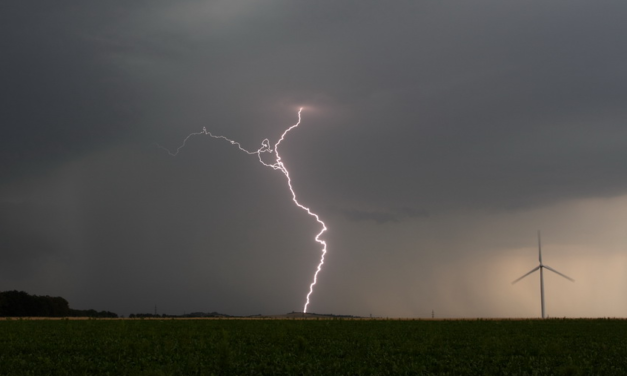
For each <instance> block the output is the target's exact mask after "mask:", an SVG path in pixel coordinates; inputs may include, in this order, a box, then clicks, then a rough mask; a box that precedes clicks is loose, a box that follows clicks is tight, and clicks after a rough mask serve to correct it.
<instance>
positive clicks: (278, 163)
mask: <svg viewBox="0 0 627 376" xmlns="http://www.w3.org/2000/svg"><path fill="white" fill-rule="evenodd" d="M302 111H303V108H302V107H301V108H299V109H298V122H296V124H294V125H292V126H291V127H289V128H287V129H286V130H285V132H283V134H281V137H280V138H279V140H278V141H277V143H276V144H274V148H272V146H271V144H270V141H269V140H268V139H267V138H266V139H265V140H263V141H262V142H261V147H260V148H259V149H257V150H256V151H249V150H246V149H244V148H243V147H242V145H241V144H240V143H239V142H237V141H233V140H230V139H228V138H226V137H224V136H216V135H214V134H212V133H211V132H209V131H207V129H206V128H203V129H202V131H201V132H195V133H191V134H189V135H188V136H187V137H185V139H184V140H183V144H181V146H179V147H178V148H177V149H176V150H175V151H173V152H172V151H170V150H168V149H166V148H164V147H163V146H160V145H159V147H161V148H163V149H164V150H166V151H167V152H168V153H169V154H170V155H171V156H173V157H175V156H177V155H178V153H179V151H180V150H181V149H182V148H184V147H185V144H186V143H187V140H189V138H190V137H192V136H202V135H206V136H209V137H212V138H218V139H222V140H225V141H228V142H230V143H231V145H235V146H237V147H238V149H239V150H241V151H243V152H244V153H246V154H250V155H257V157H258V158H259V162H261V164H262V165H264V166H266V167H270V168H272V169H274V170H278V171H281V172H282V173H283V175H285V177H286V178H287V185H288V187H289V189H290V192H291V193H292V201H294V204H296V206H298V207H299V208H301V209H303V210H304V211H306V212H307V214H309V215H310V216H312V217H314V218H315V219H316V221H317V222H318V223H319V224H320V226H321V228H322V229H321V230H320V232H319V233H318V234H317V235H316V236H315V238H314V239H315V241H316V242H318V243H320V245H322V254H321V256H320V262H319V263H318V267H317V268H316V272H315V273H314V276H313V281H312V282H311V284H310V285H309V292H308V293H307V297H306V299H305V300H306V301H305V307H304V308H303V312H304V313H306V312H307V306H309V298H310V296H311V294H312V293H313V289H314V286H315V285H316V282H317V281H318V273H320V270H322V265H323V264H324V256H325V255H326V253H327V243H326V242H325V241H324V240H322V239H320V237H321V236H322V234H324V232H325V231H327V227H326V226H325V224H324V222H322V220H321V219H320V217H319V216H318V215H317V214H316V213H314V212H312V211H311V210H310V209H309V208H308V207H306V206H304V205H303V204H301V203H300V202H298V200H297V199H296V193H295V192H294V188H293V187H292V179H291V178H290V173H289V171H288V170H287V168H286V167H285V165H284V164H283V161H282V160H281V156H280V155H279V144H281V142H282V141H283V140H284V139H285V136H286V135H287V133H288V132H289V131H291V130H292V129H294V128H296V127H298V126H299V125H300V122H301V112H302ZM264 153H267V154H268V155H271V156H273V157H274V163H267V162H265V161H264V160H263V158H262V154H264Z"/></svg>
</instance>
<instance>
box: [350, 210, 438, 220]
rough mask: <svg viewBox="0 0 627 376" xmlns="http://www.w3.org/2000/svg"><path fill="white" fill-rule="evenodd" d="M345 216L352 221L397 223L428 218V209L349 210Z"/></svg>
mask: <svg viewBox="0 0 627 376" xmlns="http://www.w3.org/2000/svg"><path fill="white" fill-rule="evenodd" d="M344 216H345V217H346V218H347V219H348V220H351V221H357V222H359V221H374V222H376V223H378V224H383V223H390V222H392V223H395V222H399V221H401V220H404V219H415V218H427V217H429V213H428V212H427V211H419V210H415V209H412V208H399V209H395V210H388V211H366V210H347V211H345V212H344Z"/></svg>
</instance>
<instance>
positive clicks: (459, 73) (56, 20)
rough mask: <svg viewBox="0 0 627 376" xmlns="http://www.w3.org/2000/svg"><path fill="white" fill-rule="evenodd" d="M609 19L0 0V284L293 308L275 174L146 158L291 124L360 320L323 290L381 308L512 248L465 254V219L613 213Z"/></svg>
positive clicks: (622, 29) (621, 182) (337, 280)
mask: <svg viewBox="0 0 627 376" xmlns="http://www.w3.org/2000/svg"><path fill="white" fill-rule="evenodd" d="M625 14H627V5H626V4H625V3H624V2H622V1H600V2H594V3H592V2H588V1H569V2H551V3H547V2H545V1H525V2H496V1H474V2H462V1H450V2H432V1H422V2H406V1H391V2H390V1H388V2H364V1H317V2H310V3H295V2H291V1H278V0H277V1H264V2H257V1H244V0H215V1H180V2H177V3H171V2H165V1H140V2H137V1H135V2H132V3H129V2H127V1H108V2H105V3H99V4H91V3H87V2H79V1H61V2H55V3H54V4H53V3H40V2H32V1H19V2H4V3H3V4H2V5H0V30H1V31H2V33H0V46H2V49H3V53H2V54H1V55H2V56H1V57H0V82H2V85H0V124H1V125H2V134H1V135H0V160H2V162H3V163H2V164H0V202H1V203H2V204H0V221H1V224H2V229H1V230H0V236H1V241H2V244H3V250H2V260H3V265H9V264H10V263H13V264H14V265H21V266H19V267H16V268H15V270H16V273H15V274H16V275H19V274H20V272H21V271H25V270H27V269H28V268H30V269H29V270H38V271H42V270H43V272H42V273H39V272H38V273H39V274H38V276H39V275H46V273H45V272H46V271H47V272H48V275H49V276H50V277H49V278H48V277H46V278H48V279H46V278H44V277H41V278H39V279H36V280H37V282H33V281H34V280H33V279H30V280H29V279H28V278H26V277H24V278H23V279H22V280H21V281H22V282H24V281H30V282H28V283H29V284H28V286H34V287H37V286H39V287H38V288H50V289H51V291H48V290H46V291H45V293H51V294H62V293H61V292H55V291H52V290H54V288H55V287H56V288H58V289H61V288H63V289H65V290H64V291H67V295H68V297H69V298H74V299H76V300H78V301H80V302H82V303H81V304H85V305H96V304H109V305H108V306H103V307H96V306H93V308H99V309H109V310H114V311H115V310H120V311H121V312H125V313H128V312H129V311H136V310H139V309H145V308H141V307H153V306H154V304H155V302H156V301H157V300H159V299H162V300H164V301H167V302H170V303H166V304H171V307H172V309H173V310H174V309H177V310H183V309H186V308H185V307H189V305H194V307H195V308H193V309H194V310H220V309H223V310H225V311H230V312H229V313H259V312H258V310H267V311H272V312H264V313H274V312H276V311H279V312H280V311H282V310H293V309H298V308H299V306H300V305H301V300H302V291H304V290H305V289H306V287H308V284H309V283H310V280H309V279H310V276H311V272H312V270H313V267H314V265H316V263H317V261H318V253H317V252H318V250H317V249H316V248H315V244H311V238H312V234H311V231H312V226H313V225H312V223H311V218H308V217H307V216H306V215H304V214H303V213H302V212H301V211H299V210H298V209H296V208H294V206H293V204H292V203H291V201H289V192H288V190H287V187H286V185H285V180H284V176H283V175H281V174H280V172H277V171H273V170H271V169H268V168H265V167H264V166H262V165H260V164H259V163H258V161H257V160H256V159H255V158H254V157H251V156H248V155H245V154H243V153H240V152H238V150H237V149H235V148H233V147H232V145H229V144H228V143H221V142H220V141H219V140H212V139H207V137H199V138H194V139H191V140H190V142H189V143H188V147H187V148H185V149H184V150H183V151H182V153H181V154H179V155H178V156H177V157H176V158H172V157H170V156H169V155H167V153H165V152H164V151H163V150H161V149H159V148H157V147H154V143H158V144H160V145H163V146H165V147H167V148H169V149H174V148H176V147H177V146H178V145H180V142H181V141H182V139H183V138H184V137H185V136H186V135H187V134H189V133H191V132H198V131H200V130H201V129H202V127H207V129H208V130H210V131H212V132H213V133H215V134H220V135H224V136H227V137H229V138H232V139H236V140H238V141H240V142H242V145H243V146H244V147H245V148H247V149H249V150H255V148H256V147H258V146H259V145H260V142H261V141H262V140H263V139H264V138H269V139H270V140H271V142H276V141H277V139H278V137H279V136H280V134H281V132H282V131H283V130H285V129H286V128H287V127H288V126H290V125H292V124H294V123H295V121H296V109H297V108H298V107H299V106H305V109H304V110H303V122H302V125H301V127H299V128H298V129H295V130H294V131H293V132H291V133H290V134H289V135H288V136H287V137H286V139H285V141H284V143H282V144H281V155H282V156H283V158H284V162H285V163H286V166H287V167H288V168H289V169H290V176H291V178H292V183H293V185H294V188H295V190H296V192H297V193H298V197H299V199H300V200H302V202H303V203H305V204H306V205H308V206H311V207H312V209H314V211H318V212H319V213H320V214H322V215H323V217H324V218H328V220H329V221H330V223H332V224H333V226H330V230H329V233H328V236H329V238H330V239H331V241H330V244H332V245H333V247H335V248H333V249H334V251H335V252H337V253H333V252H331V253H330V254H329V259H328V260H329V265H326V268H328V269H324V272H326V273H328V274H327V275H326V276H325V277H326V278H327V279H325V278H322V280H321V282H320V283H321V284H322V287H321V289H322V290H321V291H323V292H324V291H326V296H328V297H329V298H328V299H329V300H328V301H329V302H333V301H335V302H337V304H342V302H343V301H351V302H353V303H351V304H349V305H347V306H346V307H350V308H346V309H353V308H352V307H360V308H359V309H362V308H364V306H363V302H364V301H370V300H369V299H370V298H369V297H368V296H367V295H368V294H367V293H366V292H363V291H362V290H359V291H361V292H359V291H358V292H357V293H355V294H352V293H348V292H344V290H343V289H342V288H340V287H338V286H347V287H346V291H349V290H351V289H353V290H356V291H357V290H358V289H359V288H360V286H369V290H368V291H374V292H376V291H379V292H380V294H379V295H377V294H375V295H377V296H381V295H385V294H388V292H387V291H386V290H385V289H384V288H383V287H381V286H386V287H389V288H392V289H393V290H394V289H395V287H393V286H395V285H393V282H389V281H391V280H395V279H400V277H398V276H400V275H404V276H405V275H410V276H414V275H421V276H425V277H424V278H427V276H432V277H433V278H436V277H438V276H437V275H436V272H435V271H433V270H440V271H441V270H444V271H443V272H442V273H443V275H444V274H447V273H451V274H454V273H455V270H456V269H455V268H454V267H453V266H450V265H453V264H454V261H453V260H456V259H457V258H460V259H463V257H466V255H477V254H482V253H481V252H488V251H484V249H489V250H491V251H494V250H495V249H498V248H499V247H505V244H506V245H507V247H510V248H512V247H514V248H515V247H519V248H520V247H523V245H524V244H526V243H525V241H526V238H525V237H526V235H525V234H526V231H528V230H527V229H526V228H524V229H520V230H518V229H517V230H516V231H520V232H521V234H518V232H516V234H517V235H516V236H512V238H515V240H511V241H510V240H507V241H506V240H505V239H504V238H503V239H501V238H499V239H497V240H494V244H493V245H486V244H484V243H481V242H476V243H473V242H472V241H468V239H471V240H473V239H475V238H474V236H475V235H472V234H471V231H470V229H472V230H473V231H476V232H477V233H479V234H485V233H489V232H490V231H487V230H485V228H484V227H481V225H482V224H483V225H485V226H487V227H491V226H493V222H491V221H493V219H490V220H487V219H485V220H474V219H472V220H471V219H469V218H472V216H471V215H470V214H469V213H471V214H472V213H482V215H488V214H485V213H491V214H490V215H495V216H497V217H498V218H500V219H502V218H505V219H503V221H504V222H507V223H510V222H508V221H510V220H511V218H510V217H508V216H516V215H517V213H519V212H521V211H525V212H529V211H534V210H539V211H541V210H542V209H543V208H545V207H553V206H555V205H559V204H560V203H562V202H567V201H569V200H577V199H586V198H590V199H593V198H596V197H603V198H610V197H614V196H620V195H624V194H625V193H626V192H627V175H626V174H625V173H624V167H623V165H624V161H625V160H627V141H625V140H627V127H625V123H626V121H627V110H626V109H625V106H624V103H625V101H626V100H627V74H626V73H625V69H624V67H625V66H627V47H626V44H625V43H624V35H627V22H625V21H626V20H625V16H624V15H625ZM542 213H544V212H542ZM501 216H502V217H501ZM543 216H544V217H546V218H549V217H550V215H549V214H543ZM508 218H509V219H508ZM551 219H554V217H551ZM526 220H527V219H526ZM512 221H513V220H512ZM529 221H531V222H532V223H533V224H532V225H529V224H528V223H527V222H525V221H523V220H520V223H523V224H524V226H531V227H533V228H532V229H531V230H530V231H531V232H532V233H533V232H534V231H535V230H537V228H535V226H536V225H537V224H536V223H535V222H534V221H532V220H531V219H529ZM468 222H472V224H473V226H475V227H473V226H469V225H468ZM514 222H515V223H516V225H517V226H518V225H519V222H516V221H514ZM539 222H542V221H539ZM485 223H487V225H486V224H485ZM547 223H548V222H547ZM379 224H385V226H377V225H379ZM371 226H372V227H371ZM412 226H414V227H412ZM524 226H519V227H521V228H522V227H524ZM517 228H518V227H517ZM512 231H513V230H512ZM500 232H501V233H506V232H507V231H506V229H505V228H503V229H501V231H500ZM375 235H376V237H375ZM503 236H505V235H503ZM467 244H474V248H469V247H467V246H466V245H467ZM458 246H459V249H458ZM462 246H463V247H462ZM339 249H341V250H342V252H339V251H338V250H339ZM425 249H427V250H429V251H421V252H424V257H425V259H424V260H423V259H419V258H418V256H416V255H418V254H421V255H422V253H419V251H415V253H412V252H414V251H413V250H425ZM460 249H463V251H461V250H460ZM428 252H434V253H428ZM494 252H496V251H494ZM468 257H470V256H468ZM42 260H43V261H42ZM407 260H412V262H413V264H419V265H420V267H423V268H424V269H422V274H421V273H418V274H416V272H415V271H414V270H409V269H407V270H406V272H402V271H403V270H405V268H409V266H407V265H409V264H410V263H409V262H408V261H407ZM425 260H426V261H425ZM53 264H54V265H57V266H54V267H52V266H50V265H53ZM413 264H412V265H413ZM59 265H62V266H63V267H64V268H65V269H63V267H61V266H59ZM447 267H450V268H451V269H450V270H451V271H450V272H449V271H448V269H447ZM59 270H64V273H65V278H66V282H67V283H65V284H64V285H61V284H55V282H54V280H55V279H54V277H55V276H57V274H58V273H59ZM560 270H561V269H560ZM399 271H400V272H399ZM377 273H379V274H377ZM403 273H405V274H403ZM24 275H25V276H26V275H27V274H26V273H24ZM112 276H114V277H112ZM386 277H387V278H386ZM16 278H17V277H16ZM420 278H422V277H420ZM18 280H20V279H19V278H17V279H14V281H18ZM383 280H385V282H381V281H383ZM103 281H106V282H103ZM430 281H431V280H428V279H425V280H424V281H423V280H421V283H423V284H428V283H430ZM20 283H21V282H20ZM24 283H26V282H24ZM486 283H487V282H486ZM399 284H400V285H403V286H404V282H403V281H401V282H399ZM460 284H462V285H463V283H462V282H460ZM348 286H352V288H349V287H348ZM464 286H465V285H464ZM16 288H17V287H16ZM362 288H363V287H362ZM408 288H410V287H408ZM442 289H444V288H442ZM181 291H187V292H189V293H188V294H181V293H180V292H181ZM395 291H396V290H395ZM31 292H32V293H37V292H38V291H31ZM94 292H97V295H98V296H99V297H100V298H99V299H96V298H95V297H94V296H95V295H94ZM424 293H425V294H432V292H429V291H427V290H425V291H424ZM343 294H345V295H343ZM408 294H409V293H408ZM183 295H184V296H183ZM349 295H350V296H349ZM388 295H389V294H388ZM140 296H141V298H138V297H140ZM451 296H454V294H452V295H451ZM386 299H387V298H386ZM399 299H400V298H399ZM408 299H409V298H408ZM433 299H436V298H435V297H434V298H433ZM140 300H141V302H140ZM409 300H411V299H409ZM70 301H72V299H70ZM328 304H329V305H328V306H322V307H328V309H329V310H333V309H334V308H333V304H332V303H328ZM390 304H391V303H390ZM399 304H401V303H399ZM403 304H404V303H403ZM392 305H394V304H392ZM401 305H402V304H401ZM160 306H162V304H160ZM163 306H164V309H167V308H166V307H167V305H165V304H164V305H163ZM79 308H80V307H79ZM84 308H91V307H88V306H84ZM149 309H150V308H148V310H149ZM189 309H190V310H191V309H192V308H189ZM355 309H357V308H355ZM401 311H402V310H401ZM403 312H405V311H403Z"/></svg>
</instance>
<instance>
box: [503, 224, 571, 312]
mask: <svg viewBox="0 0 627 376" xmlns="http://www.w3.org/2000/svg"><path fill="white" fill-rule="evenodd" d="M538 256H539V257H538V258H539V260H540V265H538V266H536V267H535V268H533V269H531V271H530V272H528V273H527V274H525V275H523V276H522V277H520V278H518V279H517V280H515V281H514V282H512V285H513V284H514V283H516V282H518V281H520V280H521V279H523V278H525V277H526V276H528V275H529V274H531V273H533V272H535V271H536V270H538V269H540V299H541V301H542V318H544V273H543V272H542V269H548V270H550V271H552V272H553V273H557V274H559V275H561V276H562V277H564V278H566V279H568V280H569V281H572V282H575V280H574V279H572V278H570V277H569V276H567V275H564V274H562V273H560V272H558V271H557V270H555V269H553V268H551V267H550V266H548V265H544V264H543V263H542V241H541V240H540V231H538Z"/></svg>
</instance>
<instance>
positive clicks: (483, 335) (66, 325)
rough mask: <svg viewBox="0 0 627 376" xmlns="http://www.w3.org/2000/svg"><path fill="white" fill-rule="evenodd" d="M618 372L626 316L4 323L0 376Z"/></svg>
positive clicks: (625, 368) (625, 361)
mask: <svg viewBox="0 0 627 376" xmlns="http://www.w3.org/2000/svg"><path fill="white" fill-rule="evenodd" d="M446 374H448V375H461V374H463V375H625V374H627V321H625V320H608V319H598V320H571V319H566V320H562V319H550V320H444V321H431V320H424V321H420V320H419V321H410V320H407V321H397V320H337V319H336V320H167V319H166V320H18V319H12V320H4V319H0V375H446Z"/></svg>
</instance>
